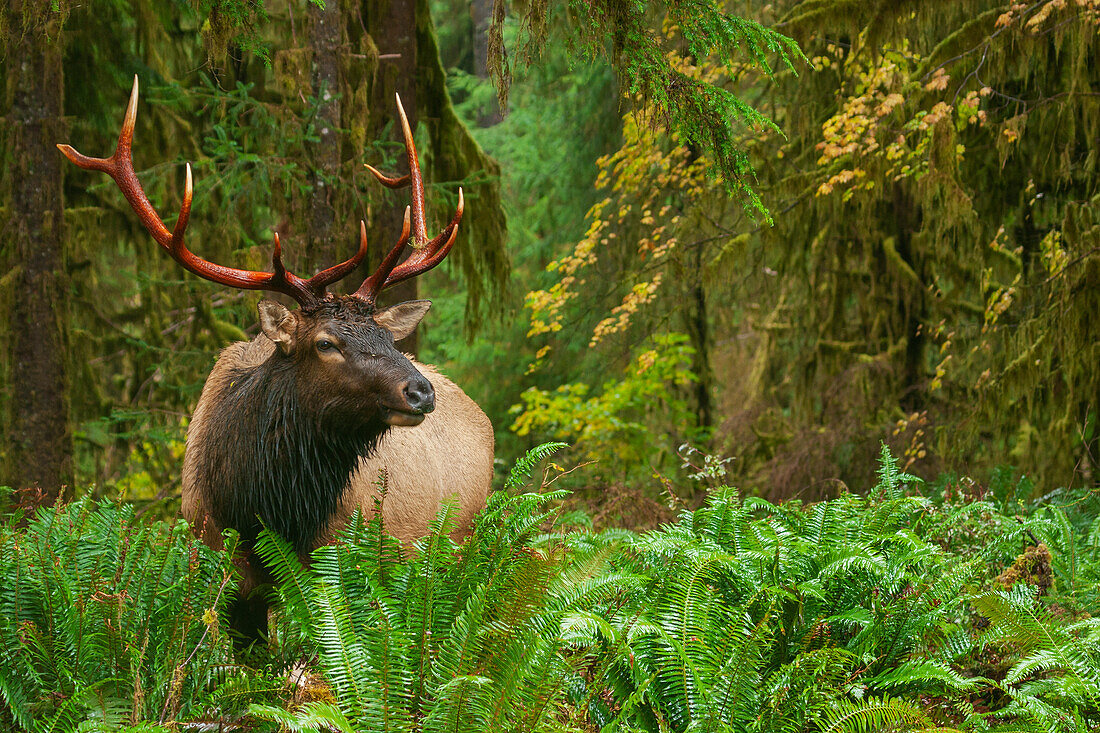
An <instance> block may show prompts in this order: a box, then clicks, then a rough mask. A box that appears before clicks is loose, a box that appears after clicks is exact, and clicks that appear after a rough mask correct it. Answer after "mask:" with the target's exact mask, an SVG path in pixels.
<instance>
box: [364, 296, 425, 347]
mask: <svg viewBox="0 0 1100 733" xmlns="http://www.w3.org/2000/svg"><path fill="white" fill-rule="evenodd" d="M431 307H432V301H430V300H410V301H407V302H405V303H398V304H397V305H394V306H390V307H389V308H387V309H385V310H382V311H378V312H377V313H375V314H374V322H375V323H377V324H378V325H379V326H381V327H382V328H384V329H386V330H388V331H389V332H390V333H392V334H393V340H394V341H400V340H401V339H403V338H405V337H406V336H408V335H409V334H410V333H412V332H413V329H414V328H416V324H418V323H420V319H421V318H423V317H424V314H425V313H427V312H428V309H429V308H431Z"/></svg>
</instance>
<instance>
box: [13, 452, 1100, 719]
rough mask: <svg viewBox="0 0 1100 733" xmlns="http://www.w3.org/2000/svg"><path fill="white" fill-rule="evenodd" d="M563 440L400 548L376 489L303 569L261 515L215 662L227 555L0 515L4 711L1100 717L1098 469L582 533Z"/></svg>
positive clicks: (58, 517)
mask: <svg viewBox="0 0 1100 733" xmlns="http://www.w3.org/2000/svg"><path fill="white" fill-rule="evenodd" d="M559 447H560V446H547V447H546V448H545V449H543V450H541V451H539V452H534V453H532V454H530V455H529V456H528V458H527V460H526V461H525V462H523V463H522V464H521V465H520V466H518V467H517V469H516V470H514V471H513V474H512V482H513V484H514V488H513V489H512V491H511V492H498V493H497V494H494V495H493V497H492V498H491V500H490V503H489V507H488V508H487V510H486V511H485V512H484V513H483V514H482V515H481V516H480V517H479V518H478V520H477V523H476V525H475V527H474V530H473V534H472V536H471V537H470V538H469V539H468V540H467V541H466V542H464V543H463V544H461V545H456V544H455V543H454V542H453V541H452V540H451V539H450V538H449V536H448V531H449V529H450V522H451V519H452V517H453V513H452V510H451V509H450V508H447V509H445V510H444V511H443V512H441V514H440V516H439V518H438V519H437V521H436V523H435V524H434V525H433V528H432V533H431V534H430V535H429V536H428V537H426V538H424V540H423V541H422V542H421V543H420V544H419V545H418V549H417V553H416V554H415V555H414V556H413V557H411V558H405V559H403V558H402V556H401V552H400V547H399V545H397V544H396V542H394V541H393V540H392V539H390V538H389V537H387V536H386V535H385V532H384V527H383V526H382V524H381V519H380V517H381V514H380V513H376V515H375V518H374V519H372V520H371V521H370V522H368V523H363V522H362V521H360V520H356V521H353V522H352V523H351V524H350V525H349V526H348V527H347V528H346V530H345V531H344V532H343V533H342V534H341V536H340V537H339V538H338V539H337V541H336V542H335V543H334V544H333V545H331V546H327V547H323V548H321V549H319V550H317V551H316V552H315V553H314V555H313V559H312V563H311V564H310V566H309V567H304V566H303V565H302V563H301V562H300V561H299V560H298V558H297V557H296V556H295V555H294V554H293V553H292V552H291V551H290V550H289V547H288V546H287V545H286V543H285V542H284V541H283V540H281V539H280V538H279V537H277V536H275V535H271V534H267V533H265V535H264V537H263V538H262V540H261V545H260V552H261V553H262V554H263V555H264V557H265V558H266V559H267V561H268V562H269V563H270V564H271V565H272V567H274V568H275V570H276V575H277V576H278V578H279V586H278V593H279V596H280V597H281V599H282V609H281V611H280V612H279V614H278V618H277V623H276V625H275V631H274V634H273V639H277V640H278V642H277V646H274V645H273V646H272V647H271V648H270V649H269V650H268V652H267V653H266V656H265V655H259V656H257V655H253V656H252V657H250V659H251V660H252V661H251V664H253V665H258V666H254V667H253V668H251V669H249V668H246V667H242V666H230V667H226V666H224V663H225V662H227V661H228V657H227V655H228V648H227V647H228V644H227V641H226V638H225V632H224V629H223V628H222V623H223V622H222V620H221V616H220V615H219V614H218V609H219V607H220V606H221V604H222V601H224V598H225V593H228V592H230V591H231V589H232V581H231V576H230V574H228V573H227V570H228V563H227V561H226V559H225V557H224V556H222V555H218V554H214V553H212V552H210V551H209V550H206V549H205V548H204V547H203V546H201V545H196V544H195V543H194V542H193V541H191V540H189V539H187V538H186V536H185V534H186V529H184V528H183V527H180V526H175V527H173V526H170V525H166V524H163V523H159V522H155V523H143V522H141V521H139V520H135V519H134V516H133V510H132V509H131V508H129V507H127V506H125V505H123V506H117V505H110V504H99V505H97V504H94V503H92V502H89V501H81V502H78V503H76V504H72V505H69V506H67V507H62V508H59V509H57V510H55V511H53V512H45V511H43V512H42V513H40V514H39V516H38V517H36V518H35V519H34V520H33V521H32V522H31V523H30V525H29V526H28V527H26V528H16V527H15V526H11V525H9V526H8V527H7V528H6V529H5V531H4V535H3V538H2V540H3V544H2V547H3V550H4V552H3V558H4V559H3V564H2V566H0V573H2V575H0V581H2V582H0V587H2V588H3V589H4V591H3V598H2V602H3V604H4V607H3V611H4V613H3V614H2V616H0V634H3V638H4V643H3V646H2V647H0V648H2V649H3V653H4V655H5V657H4V666H3V672H0V696H2V701H3V705H4V708H3V713H2V715H3V716H5V717H6V719H7V720H8V721H9V722H11V723H16V724H18V725H20V726H22V727H26V728H27V729H35V730H37V729H42V730H48V729H51V726H53V727H54V728H57V727H58V726H61V727H63V728H72V727H75V726H76V725H77V723H78V722H80V721H85V722H83V723H80V725H81V730H100V729H102V730H106V729H115V727H117V726H120V725H122V724H124V723H129V724H133V725H138V724H143V725H145V727H143V728H140V729H142V730H154V729H159V728H156V727H155V726H156V725H162V726H169V727H172V726H179V725H182V724H183V723H185V722H187V721H198V722H203V723H204V724H207V725H213V724H217V723H218V721H221V722H222V723H227V722H229V723H232V724H234V725H237V724H247V725H249V726H258V727H259V728H260V729H262V728H263V726H264V725H265V723H264V721H269V723H267V725H278V726H283V727H284V729H290V730H331V729H336V730H343V731H357V730H372V731H375V730H378V731H380V730H403V731H414V730H423V731H428V730H456V729H457V730H463V731H474V730H486V731H499V730H516V731H521V730H529V731H550V730H555V731H558V730H560V731H582V730H583V731H589V730H606V731H688V730H692V731H695V730H714V731H748V730H754V731H829V732H830V733H832V732H834V731H863V730H882V729H885V728H888V727H889V728H891V729H894V730H899V731H901V730H914V731H915V730H926V729H933V728H936V729H940V730H965V731H987V730H988V731H997V730H1005V731H1007V730H1014V731H1023V730H1027V731H1043V732H1044V733H1046V732H1049V731H1086V730H1091V729H1093V728H1094V727H1095V726H1096V725H1097V724H1100V655H1098V653H1097V649H1100V622H1098V621H1097V620H1096V619H1095V618H1093V614H1096V613H1097V612H1098V611H1100V594H1098V593H1097V588H1098V587H1100V585H1098V581H1100V500H1098V499H1097V497H1096V495H1095V494H1071V493H1066V492H1055V493H1054V494H1052V495H1051V496H1049V497H1047V499H1046V500H1044V501H1042V502H1038V503H1031V502H1029V501H1027V500H1026V499H1025V498H1024V497H1026V496H1028V495H1029V494H1030V493H1031V490H1032V488H1031V487H1030V486H1029V485H1028V483H1027V482H1026V481H1024V480H1022V479H1019V478H1015V479H1014V478H1012V477H1011V476H1010V475H1009V474H1007V473H1000V474H999V475H997V476H995V477H994V479H993V480H992V481H991V482H990V483H989V485H988V486H981V485H978V484H976V483H975V482H973V481H970V480H969V479H949V480H945V481H944V482H943V483H942V485H941V486H938V487H935V488H926V487H923V484H921V482H920V481H919V480H917V479H915V478H913V477H912V476H909V475H907V474H904V473H902V472H901V471H900V468H899V466H898V462H897V461H896V460H895V459H894V458H893V456H892V455H891V454H890V453H889V452H888V451H886V450H885V449H884V450H883V452H882V455H881V458H880V471H879V479H878V482H877V484H876V485H875V486H874V487H872V488H871V490H870V491H869V492H868V496H866V497H861V496H858V495H855V494H847V493H846V494H843V495H841V496H840V497H838V498H837V499H834V500H831V501H826V502H820V503H816V504H808V505H802V504H800V503H797V502H789V503H781V504H772V503H769V502H767V501H764V500H762V499H754V498H744V497H742V496H740V495H739V494H738V493H737V492H736V491H734V490H732V489H729V488H727V487H718V488H716V489H715V490H713V491H711V492H709V498H708V499H707V501H706V503H705V505H704V506H703V507H702V508H700V509H697V510H695V511H685V512H683V513H682V514H681V515H680V516H679V518H678V519H677V520H676V521H675V522H673V523H670V524H668V525H665V526H663V527H661V528H660V529H658V530H654V531H650V532H644V533H636V532H630V531H627V530H621V529H608V530H605V531H602V532H597V533H593V532H590V531H584V530H579V531H578V530H576V529H570V528H569V527H567V526H562V525H560V524H559V523H558V520H559V519H560V518H561V514H560V508H561V503H560V502H561V499H562V498H563V496H564V493H565V492H562V491H547V490H543V489H541V488H540V486H542V485H543V484H544V483H545V481H546V480H547V479H546V478H545V476H546V475H552V474H553V471H551V472H550V474H544V478H543V480H542V481H536V482H535V484H534V486H533V487H532V486H529V487H528V488H527V489H524V487H523V484H524V483H529V482H528V480H527V478H526V476H527V474H528V473H529V472H530V471H531V469H532V468H534V467H537V466H539V465H540V459H544V458H545V457H546V456H547V455H548V454H549V453H552V452H553V450H555V449H557V448H559ZM709 465H710V466H711V468H710V473H711V478H714V477H716V476H717V475H718V469H717V468H716V467H717V466H719V465H720V464H718V463H715V462H711V463H710V464H709ZM699 478H700V479H705V478H707V477H706V476H700V477H699ZM682 488H683V487H681V490H682ZM524 492H526V493H524ZM383 501H384V499H383ZM569 516H570V521H571V522H573V526H576V523H577V522H578V521H579V520H580V518H578V517H577V516H576V515H575V514H573V515H569ZM77 533H79V536H80V537H81V540H80V541H79V542H78V541H75V540H74V538H75V537H77V536H78V535H77ZM265 659H266V661H265ZM310 659H315V660H316V661H315V662H314V663H310V662H308V661H307V662H306V664H307V666H308V667H309V668H310V669H309V671H308V672H306V673H303V667H302V662H301V661H297V662H296V661H295V660H310ZM219 665H223V666H221V667H220V668H219ZM287 665H292V666H293V669H292V671H289V672H288V671H286V670H287V669H288V666H287ZM280 670H283V671H280ZM242 716H243V717H242ZM65 721H67V722H65ZM150 725H153V727H149V726H150ZM185 728H186V726H185ZM165 729H167V728H165Z"/></svg>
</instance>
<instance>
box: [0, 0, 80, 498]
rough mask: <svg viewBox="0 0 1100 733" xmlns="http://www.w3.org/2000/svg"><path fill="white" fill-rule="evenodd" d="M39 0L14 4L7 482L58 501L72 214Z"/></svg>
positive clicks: (56, 40) (54, 32)
mask: <svg viewBox="0 0 1100 733" xmlns="http://www.w3.org/2000/svg"><path fill="white" fill-rule="evenodd" d="M43 5H44V4H43V3H38V2H32V1H31V0H26V1H25V2H24V1H22V0H10V2H8V3H7V4H6V7H5V8H4V11H5V16H6V17H5V18H4V21H5V23H4V28H3V36H4V38H3V42H4V48H3V51H4V60H5V65H6V67H7V74H6V77H7V86H6V89H5V102H6V105H5V106H6V109H7V141H6V145H5V147H6V149H7V159H6V161H5V166H4V168H5V172H6V176H7V181H6V183H7V185H6V187H5V188H6V192H5V193H6V194H7V195H6V198H7V199H8V202H7V205H8V217H7V221H6V223H5V225H4V231H3V237H2V239H0V242H2V246H3V247H4V250H5V255H6V256H5V257H4V258H3V261H4V263H5V265H6V267H5V272H6V274H5V276H4V278H3V279H4V280H5V281H6V283H7V284H8V287H9V288H10V291H9V292H10V298H9V299H8V303H9V304H10V305H9V307H8V309H7V313H6V316H7V318H6V321H7V324H6V326H7V328H6V330H7V337H8V338H7V339H6V341H7V343H6V344H5V346H6V352H7V353H6V357H7V361H8V364H9V368H10V384H11V392H10V393H9V398H8V399H9V401H8V405H7V408H8V409H7V410H6V414H7V433H8V435H7V440H6V441H5V442H6V444H7V455H6V460H5V461H4V465H3V472H4V476H3V482H4V483H7V484H9V485H11V486H14V487H17V488H24V487H26V488H29V487H35V486H37V487H38V488H39V489H41V491H40V493H38V495H37V502H38V503H43V504H45V503H52V502H53V501H54V500H56V498H57V497H58V496H59V495H60V493H61V490H62V487H64V486H66V485H68V484H70V483H71V482H72V473H73V459H72V456H73V445H72V431H71V428H70V424H69V400H68V389H67V385H68V378H67V369H66V357H65V354H66V351H65V349H66V335H65V328H66V325H65V324H67V323H68V317H67V312H66V303H67V297H66V295H67V293H68V280H67V277H66V275H65V255H64V248H63V242H64V238H63V236H62V234H63V231H62V229H63V223H64V222H63V217H62V199H61V183H62V164H63V162H64V159H63V158H62V156H61V155H60V154H59V153H58V152H57V150H56V148H55V147H54V143H56V142H57V141H60V140H64V139H65V134H64V123H63V121H62V81H63V77H62V65H61V44H60V34H61V26H62V21H63V18H62V16H61V14H60V13H56V12H53V11H50V10H48V9H44V8H43Z"/></svg>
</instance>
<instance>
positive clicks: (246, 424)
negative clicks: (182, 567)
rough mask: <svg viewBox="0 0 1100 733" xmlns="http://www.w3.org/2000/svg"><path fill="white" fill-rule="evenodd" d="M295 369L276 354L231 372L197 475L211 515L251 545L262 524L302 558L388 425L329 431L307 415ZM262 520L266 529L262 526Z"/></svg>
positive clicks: (341, 427) (380, 423) (361, 426)
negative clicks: (213, 438)
mask: <svg viewBox="0 0 1100 733" xmlns="http://www.w3.org/2000/svg"><path fill="white" fill-rule="evenodd" d="M292 369H293V367H292V365H291V364H290V363H289V362H288V361H287V360H285V359H280V358H279V357H278V355H277V354H273V355H272V357H271V358H268V359H266V360H264V361H262V362H260V363H259V364H247V365H237V366H234V367H232V368H231V371H230V373H229V374H228V375H227V377H228V378H227V380H226V382H225V390H224V392H223V393H222V395H221V400H219V404H218V409H217V410H216V412H214V413H213V414H210V415H209V416H208V419H210V420H212V421H214V423H215V424H213V425H211V426H210V427H211V428H212V430H211V437H213V436H217V439H216V440H208V441H206V442H205V443H206V444H205V446H204V452H203V453H204V454H203V458H202V460H201V461H199V463H198V465H197V466H196V469H197V470H198V472H199V473H205V474H206V476H205V477H203V478H204V479H205V480H204V481H202V483H203V484H204V485H206V486H208V487H210V489H209V490H210V492H211V493H212V494H213V495H212V496H208V497H207V498H208V500H209V505H210V509H211V511H212V514H213V517H214V519H215V520H217V521H218V523H219V524H220V525H221V526H222V527H233V528H235V529H236V530H237V531H238V532H240V535H241V539H242V540H243V541H244V542H246V543H247V544H249V545H250V544H251V543H252V542H253V541H254V540H255V538H256V536H257V535H258V534H259V531H260V529H261V527H262V526H266V527H267V528H268V529H271V530H272V531H274V532H276V533H278V534H279V535H281V536H282V537H284V538H285V539H286V540H287V541H288V542H290V544H291V545H292V546H293V547H294V549H295V551H296V552H298V553H306V552H309V551H310V550H312V549H313V547H314V544H315V541H316V539H317V537H318V536H320V535H321V534H322V532H323V531H324V530H325V528H326V527H327V526H328V523H329V520H330V518H331V517H332V515H333V514H334V513H335V512H336V509H337V507H338V505H339V503H340V499H341V496H342V494H343V493H344V491H345V489H346V488H347V487H348V484H349V482H350V480H351V476H352V473H353V472H354V471H355V468H356V466H357V465H358V463H359V458H360V457H361V456H366V455H369V454H370V453H373V451H374V449H375V447H376V446H377V444H378V441H379V440H380V439H381V437H382V435H383V434H384V433H385V432H386V430H387V426H386V425H385V423H383V422H381V421H377V422H371V423H367V424H365V425H360V426H325V425H323V424H321V422H320V420H319V419H317V417H316V416H310V415H308V414H306V412H305V411H304V410H303V409H301V406H300V404H299V401H298V396H297V390H296V388H295V382H294V374H293V371H292ZM261 521H262V525H261Z"/></svg>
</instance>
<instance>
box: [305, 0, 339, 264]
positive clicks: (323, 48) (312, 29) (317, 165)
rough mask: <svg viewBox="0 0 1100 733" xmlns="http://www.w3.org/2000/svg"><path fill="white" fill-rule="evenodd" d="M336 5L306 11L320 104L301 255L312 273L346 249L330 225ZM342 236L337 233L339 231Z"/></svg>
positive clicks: (335, 143) (335, 138)
mask: <svg viewBox="0 0 1100 733" xmlns="http://www.w3.org/2000/svg"><path fill="white" fill-rule="evenodd" d="M340 26H341V19H340V3H339V2H338V0H329V1H328V2H327V3H325V7H324V9H322V8H319V7H317V6H316V5H310V6H309V43H310V46H311V47H312V49H313V61H312V64H311V68H310V72H311V73H310V77H311V86H312V87H313V94H314V95H315V96H316V97H317V99H318V100H319V101H320V107H319V109H318V119H317V131H318V133H319V135H320V138H321V140H320V142H319V143H317V145H316V146H314V148H313V155H312V159H313V198H312V201H311V202H310V217H309V234H308V237H309V240H308V243H307V251H308V252H309V260H310V264H311V265H312V266H313V268H314V269H320V268H323V267H329V266H331V265H332V264H334V263H336V262H339V261H340V260H341V259H343V257H338V250H339V251H340V252H342V251H343V249H345V248H346V246H344V247H340V246H338V242H337V240H338V239H339V240H340V241H339V244H341V245H343V244H345V243H344V241H343V240H342V239H340V238H339V237H334V236H333V227H334V226H335V222H336V201H335V197H336V189H337V186H336V182H337V179H338V177H339V175H340V133H339V126H340V96H339V90H340V70H339V64H338V60H337V54H338V53H339V50H340V45H341V34H340ZM341 231H342V230H341Z"/></svg>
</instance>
